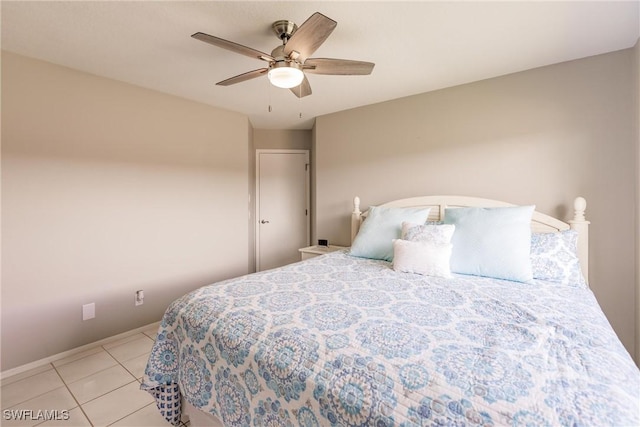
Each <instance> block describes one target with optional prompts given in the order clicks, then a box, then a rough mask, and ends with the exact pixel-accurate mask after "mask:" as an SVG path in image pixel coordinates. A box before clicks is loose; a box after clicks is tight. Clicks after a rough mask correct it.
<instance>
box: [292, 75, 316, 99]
mask: <svg viewBox="0 0 640 427" xmlns="http://www.w3.org/2000/svg"><path fill="white" fill-rule="evenodd" d="M289 90H290V91H291V92H293V94H294V95H295V96H297V97H298V98H304V97H305V96H308V95H311V85H310V84H309V80H307V76H304V79H303V80H302V83H300V85H298V86H296V87H292V88H291V89H289Z"/></svg>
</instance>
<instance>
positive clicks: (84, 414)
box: [12, 332, 187, 427]
mask: <svg viewBox="0 0 640 427" xmlns="http://www.w3.org/2000/svg"><path fill="white" fill-rule="evenodd" d="M140 334H141V335H142V336H144V337H147V338H149V339H151V340H152V341H154V342H155V337H151V336H149V335H147V334H146V333H144V332H140ZM132 341H133V340H132ZM125 344H127V343H126V342H125V343H123V344H121V345H125ZM115 347H119V346H115ZM115 347H112V348H115ZM95 348H100V349H101V350H102V351H104V352H106V353H107V354H108V355H109V357H110V358H112V359H113V360H114V361H115V362H116V364H115V365H112V366H109V367H107V368H104V369H100V370H99V371H96V372H93V373H91V374H89V375H86V376H84V377H82V378H78V379H76V380H75V381H73V382H69V383H67V381H65V379H64V378H63V377H62V375H61V374H60V372H59V371H58V368H59V367H62V366H66V365H67V364H69V363H74V362H78V361H80V360H82V359H85V358H87V357H90V356H93V355H94V354H99V352H96V353H94V354H88V355H86V356H84V357H81V358H79V359H76V360H72V361H70V362H67V363H65V364H63V365H60V366H55V365H54V364H53V363H51V362H50V363H48V365H49V367H50V368H49V369H45V370H44V371H43V372H47V371H49V370H54V371H55V373H56V375H57V376H58V378H59V379H60V380H61V381H62V384H63V386H64V388H65V389H66V390H67V392H68V393H69V394H70V395H71V397H72V399H73V400H74V402H75V403H76V405H77V406H76V407H74V408H71V409H69V411H71V410H73V409H75V408H79V409H80V412H81V413H82V415H83V416H84V417H85V419H86V420H87V422H88V423H89V425H91V426H92V427H94V423H93V422H92V421H91V419H90V418H89V416H88V414H87V413H86V412H85V408H84V406H83V405H85V404H87V403H90V402H93V401H95V400H96V399H98V398H100V397H103V396H105V395H107V394H109V393H111V392H113V391H115V390H119V389H121V388H123V387H126V386H128V385H130V384H132V383H134V382H135V383H137V384H141V381H142V379H141V378H137V377H136V374H135V373H133V372H131V371H130V370H129V369H127V368H126V367H125V366H124V364H123V362H127V361H129V360H133V359H135V358H137V357H140V356H142V355H143V354H144V353H143V354H141V355H138V356H134V357H132V358H129V359H127V360H125V361H122V362H121V361H120V360H118V359H117V358H116V357H115V356H114V355H113V354H111V352H110V351H109V350H108V349H106V348H105V346H104V345H97V346H96V347H95ZM118 365H119V366H120V367H121V368H122V369H124V370H125V372H127V373H128V374H130V375H131V376H132V378H133V381H130V382H128V383H126V384H124V385H121V386H119V387H116V388H114V389H112V390H109V391H108V392H106V393H104V394H102V395H100V396H96V397H94V398H93V399H91V400H89V401H87V402H84V403H80V402H79V400H78V399H77V398H76V396H75V395H74V394H73V392H72V391H71V389H70V387H69V385H70V384H73V383H75V382H77V381H80V380H82V379H84V378H87V377H88V376H91V375H95V374H96V373H99V372H103V371H105V370H107V369H111V368H113V367H114V366H118ZM43 372H39V373H34V374H33V375H29V376H27V377H25V378H21V379H20V380H19V381H23V380H25V379H28V378H31V377H33V376H35V375H39V374H41V373H43ZM58 388H62V387H57V388H56V389H58ZM54 390H55V389H54ZM51 391H52V390H50V391H47V392H45V393H42V394H40V395H38V396H35V397H39V396H42V395H44V394H46V393H49V392H51ZM35 397H32V398H30V399H27V400H26V401H28V400H31V399H33V398H35ZM26 401H23V402H20V403H24V402H26ZM20 403H16V405H19V404H20ZM154 404H155V402H152V403H149V404H148V405H145V406H143V407H142V408H139V409H137V410H135V411H133V412H131V413H129V414H127V415H125V416H124V417H122V418H120V419H118V420H115V421H113V422H112V423H110V424H109V425H113V424H115V423H117V422H119V421H121V420H123V419H125V418H127V417H129V416H131V415H133V414H135V413H137V412H139V411H141V410H142V409H144V408H146V407H147V406H149V405H154ZM12 406H15V405H12ZM45 422H46V420H45V421H43V422H42V423H38V424H36V425H34V427H35V426H38V425H41V424H43V423H45ZM167 425H169V424H167ZM186 426H187V425H186V424H185V423H184V422H182V421H180V425H179V427H186Z"/></svg>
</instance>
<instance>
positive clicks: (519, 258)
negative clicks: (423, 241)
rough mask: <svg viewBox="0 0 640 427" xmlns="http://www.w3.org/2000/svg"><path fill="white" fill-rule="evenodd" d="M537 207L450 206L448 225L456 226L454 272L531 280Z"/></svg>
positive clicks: (452, 240)
mask: <svg viewBox="0 0 640 427" xmlns="http://www.w3.org/2000/svg"><path fill="white" fill-rule="evenodd" d="M534 208H535V206H514V207H504V208H502V207H501V208H447V209H445V214H444V223H445V224H454V225H455V226H456V229H455V232H454V233H453V238H452V239H451V243H452V244H453V251H452V254H451V271H452V272H454V273H460V274H472V275H475V276H485V277H494V278H496V279H505V280H513V281H516V282H528V281H530V280H532V279H533V273H532V271H531V259H530V257H529V252H530V249H531V216H532V215H533V210H534Z"/></svg>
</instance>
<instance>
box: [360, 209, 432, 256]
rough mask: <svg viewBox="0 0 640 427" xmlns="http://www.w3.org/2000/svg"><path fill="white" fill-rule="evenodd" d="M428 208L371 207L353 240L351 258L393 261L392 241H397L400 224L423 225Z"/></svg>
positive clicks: (400, 231)
mask: <svg viewBox="0 0 640 427" xmlns="http://www.w3.org/2000/svg"><path fill="white" fill-rule="evenodd" d="M428 217H429V208H386V207H380V206H371V207H370V208H369V214H368V215H367V218H366V219H365V220H364V222H363V223H362V225H361V226H360V230H359V231H358V234H357V235H356V238H355V239H354V240H353V244H352V245H351V251H350V252H349V253H350V254H351V255H353V256H357V257H361V258H371V259H382V260H385V261H393V239H399V238H400V234H401V233H402V223H403V222H412V223H419V224H424V222H425V221H426V220H427V218H428Z"/></svg>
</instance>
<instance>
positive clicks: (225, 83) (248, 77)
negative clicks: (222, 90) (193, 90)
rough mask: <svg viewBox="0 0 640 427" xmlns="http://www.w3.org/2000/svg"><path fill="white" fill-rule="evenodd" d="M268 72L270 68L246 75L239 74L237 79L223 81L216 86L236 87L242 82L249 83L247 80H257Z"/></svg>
mask: <svg viewBox="0 0 640 427" xmlns="http://www.w3.org/2000/svg"><path fill="white" fill-rule="evenodd" d="M267 71H269V69H268V68H258V69H257V70H253V71H248V72H246V73H242V74H238V75H237V76H235V77H231V78H228V79H226V80H223V81H221V82H218V83H216V84H217V85H219V86H231V85H234V84H236V83H241V82H244V81H247V80H251V79H255V78H256V77H260V76H261V75H263V74H264V73H266V72H267Z"/></svg>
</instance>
